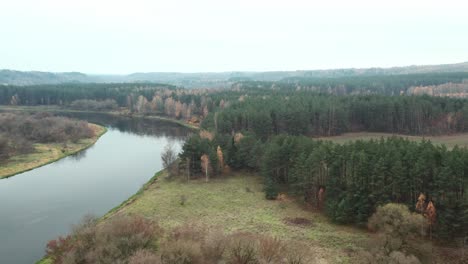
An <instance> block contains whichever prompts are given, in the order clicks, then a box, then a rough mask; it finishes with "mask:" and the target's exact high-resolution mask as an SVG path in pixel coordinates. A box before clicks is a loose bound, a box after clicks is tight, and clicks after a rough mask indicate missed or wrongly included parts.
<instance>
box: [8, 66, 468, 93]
mask: <svg viewBox="0 0 468 264" xmlns="http://www.w3.org/2000/svg"><path fill="white" fill-rule="evenodd" d="M436 72H438V73H454V72H465V73H467V72H468V62H463V63H456V64H442V65H422V66H406V67H392V68H364V69H357V68H348V69H329V70H297V71H269V72H247V71H237V72H211V73H210V72H199V73H177V72H147V73H132V74H129V75H92V74H84V73H79V72H63V73H53V72H40V71H27V72H23V71H14V70H0V85H1V84H3V85H36V84H61V83H75V82H79V83H121V82H157V83H168V84H172V85H176V86H183V87H186V88H199V87H205V88H208V87H217V88H221V87H230V86H231V85H232V84H233V83H236V82H239V81H273V82H276V81H288V80H291V78H292V80H295V78H299V79H302V80H303V79H310V78H313V79H315V78H341V77H357V76H360V77H363V76H375V75H384V76H386V75H402V74H424V73H436Z"/></svg>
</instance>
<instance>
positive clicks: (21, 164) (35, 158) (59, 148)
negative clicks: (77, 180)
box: [0, 124, 106, 179]
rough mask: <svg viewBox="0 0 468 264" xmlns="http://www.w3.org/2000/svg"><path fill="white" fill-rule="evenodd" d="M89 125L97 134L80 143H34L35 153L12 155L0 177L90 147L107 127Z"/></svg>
mask: <svg viewBox="0 0 468 264" xmlns="http://www.w3.org/2000/svg"><path fill="white" fill-rule="evenodd" d="M89 125H90V126H91V128H92V129H93V130H94V134H95V136H94V137H92V138H87V139H82V140H80V141H79V142H78V143H72V142H67V143H66V144H63V143H51V144H34V148H35V151H34V152H33V153H29V154H25V155H17V156H13V157H11V158H10V159H9V160H8V161H7V162H6V163H5V164H1V166H0V179H1V178H6V177H10V176H13V175H16V174H18V173H21V172H25V171H28V170H32V169H34V168H37V167H40V166H44V165H46V164H49V163H51V162H54V161H57V160H59V159H61V158H64V157H66V156H69V155H72V154H75V153H77V152H80V151H81V150H84V149H86V148H88V147H90V146H91V145H93V144H94V143H95V142H96V141H97V140H98V139H99V137H100V136H101V135H102V134H104V133H105V132H106V129H105V128H104V127H102V126H98V125H95V124H89Z"/></svg>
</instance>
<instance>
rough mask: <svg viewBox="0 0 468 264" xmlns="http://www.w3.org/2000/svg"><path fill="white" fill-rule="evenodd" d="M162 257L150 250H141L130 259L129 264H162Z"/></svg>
mask: <svg viewBox="0 0 468 264" xmlns="http://www.w3.org/2000/svg"><path fill="white" fill-rule="evenodd" d="M161 263H162V262H161V257H160V256H158V255H156V254H154V252H151V251H149V250H144V249H140V250H138V251H136V252H135V254H133V255H132V256H131V257H130V258H129V259H128V264H161Z"/></svg>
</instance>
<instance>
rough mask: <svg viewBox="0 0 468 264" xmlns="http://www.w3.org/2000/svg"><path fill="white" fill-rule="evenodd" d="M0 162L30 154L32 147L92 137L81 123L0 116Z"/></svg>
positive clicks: (40, 115) (43, 117) (40, 116)
mask: <svg viewBox="0 0 468 264" xmlns="http://www.w3.org/2000/svg"><path fill="white" fill-rule="evenodd" d="M0 124H1V126H0V162H2V161H5V160H6V159H8V158H9V157H11V156H14V155H18V154H26V153H31V152H33V151H34V146H33V144H34V143H66V142H68V141H71V142H77V141H78V140H80V139H83V138H90V137H92V136H94V131H93V130H92V129H91V128H90V127H89V126H88V123H87V122H85V121H79V120H74V119H70V118H65V117H57V116H52V115H51V114H49V113H38V114H34V115H28V114H14V113H0Z"/></svg>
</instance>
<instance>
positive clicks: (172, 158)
mask: <svg viewBox="0 0 468 264" xmlns="http://www.w3.org/2000/svg"><path fill="white" fill-rule="evenodd" d="M161 160H162V162H163V166H164V168H165V169H166V170H167V172H168V173H169V176H173V175H174V173H175V171H174V169H175V162H176V160H177V156H176V152H175V150H174V146H173V145H172V144H171V143H168V144H167V145H166V147H164V152H163V153H162V154H161Z"/></svg>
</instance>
